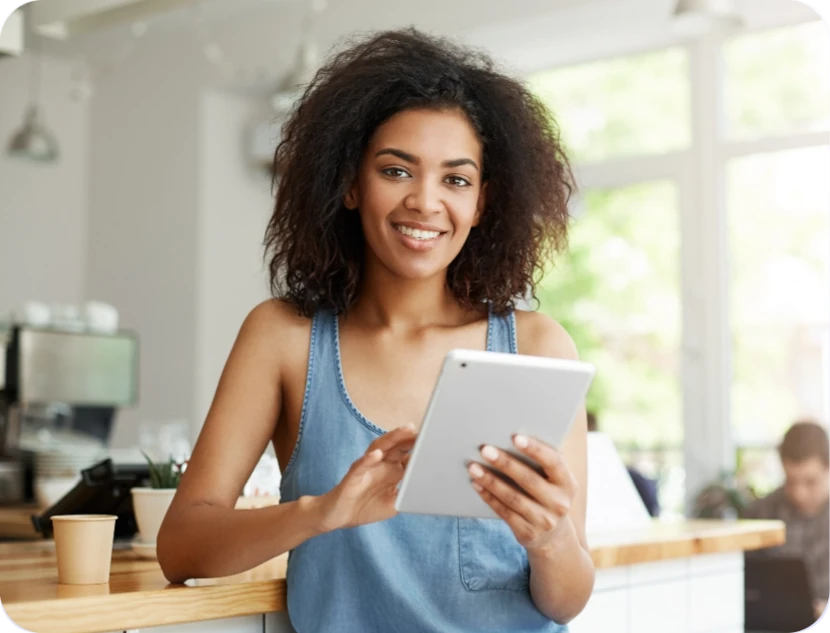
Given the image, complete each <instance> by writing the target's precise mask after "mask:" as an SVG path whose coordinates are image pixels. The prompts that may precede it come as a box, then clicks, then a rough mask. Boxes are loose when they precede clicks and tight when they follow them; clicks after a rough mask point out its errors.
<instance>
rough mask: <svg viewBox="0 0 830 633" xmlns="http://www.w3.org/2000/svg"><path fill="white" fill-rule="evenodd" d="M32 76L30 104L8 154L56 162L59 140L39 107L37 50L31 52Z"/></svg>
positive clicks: (41, 161)
mask: <svg viewBox="0 0 830 633" xmlns="http://www.w3.org/2000/svg"><path fill="white" fill-rule="evenodd" d="M31 55H32V59H31V60H30V61H29V64H30V66H31V77H30V84H29V106H28V107H27V108H26V113H25V115H24V117H23V123H22V125H21V126H20V128H19V129H18V130H17V131H16V132H15V133H14V134H13V135H12V138H11V140H10V141H9V145H8V150H7V152H8V155H9V156H11V157H12V158H19V159H23V160H30V161H35V162H40V163H49V162H54V161H56V160H57V159H58V156H60V149H59V148H58V142H57V141H56V140H55V136H54V134H52V133H51V132H50V131H49V129H48V128H47V127H46V126H45V125H44V124H43V120H42V118H41V116H40V110H39V109H38V93H39V90H40V65H41V57H40V55H39V54H37V52H36V51H33V52H32V53H31Z"/></svg>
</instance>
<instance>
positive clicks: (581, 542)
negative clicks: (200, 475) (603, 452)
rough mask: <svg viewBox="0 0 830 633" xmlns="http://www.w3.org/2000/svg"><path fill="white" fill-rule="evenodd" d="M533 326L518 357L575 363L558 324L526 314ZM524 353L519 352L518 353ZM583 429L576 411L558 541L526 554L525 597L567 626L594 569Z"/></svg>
mask: <svg viewBox="0 0 830 633" xmlns="http://www.w3.org/2000/svg"><path fill="white" fill-rule="evenodd" d="M524 316H525V317H531V318H532V319H533V321H535V323H532V324H528V325H529V327H524V328H522V327H521V326H519V328H518V331H519V332H520V333H521V332H523V331H524V332H525V333H527V334H528V335H530V340H528V339H527V338H526V337H523V336H521V334H520V335H519V336H520V340H519V347H520V349H521V350H522V353H525V354H533V355H537V356H552V357H555V358H568V359H574V360H575V359H577V358H578V353H577V349H576V346H575V345H574V343H573V340H572V339H571V337H570V336H569V335H568V333H567V332H566V331H565V330H564V328H562V326H560V325H559V324H558V323H556V322H555V321H553V320H552V319H549V318H547V317H545V316H544V315H541V314H535V313H533V314H531V313H526V314H525V315H524ZM522 348H523V349H522ZM587 445H588V424H587V420H586V414H585V407H584V405H583V406H582V407H580V410H579V412H578V413H577V416H576V420H575V421H574V424H573V427H572V428H571V431H570V433H569V434H568V436H567V438H566V439H565V442H564V443H563V445H562V447H561V451H560V454H561V458H562V460H563V462H564V464H565V466H566V467H567V469H568V470H569V471H570V474H571V476H572V478H573V482H574V484H575V491H574V495H573V498H572V499H571V503H570V510H569V512H568V514H567V517H566V518H565V520H564V521H563V522H562V524H561V525H560V526H558V528H557V530H558V531H559V535H558V538H555V539H553V540H552V542H551V543H550V545H549V546H548V547H544V548H540V549H538V550H533V549H530V550H528V558H529V560H530V572H531V573H530V593H531V596H532V597H533V601H534V602H535V603H536V606H537V607H538V608H539V610H540V611H542V612H543V613H546V614H547V615H549V616H550V617H552V618H553V619H555V620H556V621H557V622H560V623H566V622H568V621H570V620H571V619H573V618H574V617H575V616H576V615H578V614H579V613H580V612H581V611H582V609H584V608H585V605H586V604H587V603H588V599H589V598H590V597H591V592H592V591H593V588H594V564H593V561H592V559H591V555H590V550H589V548H588V539H587V537H586V534H585V516H586V513H587V494H586V490H587V488H588V448H587Z"/></svg>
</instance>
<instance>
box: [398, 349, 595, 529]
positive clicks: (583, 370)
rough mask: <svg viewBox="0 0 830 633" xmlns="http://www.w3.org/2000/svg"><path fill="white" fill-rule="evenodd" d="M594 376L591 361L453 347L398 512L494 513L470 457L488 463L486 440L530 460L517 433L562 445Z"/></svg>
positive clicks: (483, 515) (405, 479)
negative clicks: (475, 481)
mask: <svg viewBox="0 0 830 633" xmlns="http://www.w3.org/2000/svg"><path fill="white" fill-rule="evenodd" d="M593 377H594V367H593V365H591V364H589V363H585V362H582V361H574V360H565V359H558V358H547V357H540V356H526V355H521V354H504V353H500V352H483V351H475V350H452V351H451V352H449V353H448V354H447V356H446V358H445V359H444V364H443V367H442V369H441V373H440V375H439V377H438V381H437V382H436V385H435V388H434V390H433V393H432V397H431V399H430V403H429V406H428V407H427V411H426V414H425V416H424V421H423V424H422V425H421V430H420V433H419V434H418V438H417V439H416V441H415V446H414V447H413V449H412V456H411V458H410V461H409V464H408V465H407V468H406V471H405V472H404V476H403V479H402V481H401V485H400V488H399V490H398V496H397V499H396V501H395V507H396V509H397V510H398V512H402V513H409V514H431V515H448V516H461V517H479V518H488V517H490V518H496V517H497V515H496V514H495V512H493V510H492V509H491V508H490V506H488V505H487V504H486V503H485V502H484V501H483V500H482V499H481V497H479V496H478V493H477V492H476V491H475V490H473V487H472V485H471V484H470V475H469V473H468V472H467V464H468V463H469V462H470V461H471V460H474V461H477V462H479V463H481V464H482V465H486V464H485V462H484V461H483V459H482V457H481V454H480V453H479V448H480V447H481V446H482V445H483V444H490V445H492V446H496V447H498V448H501V449H504V450H506V451H509V452H510V453H511V454H513V455H516V456H518V457H521V458H522V459H523V460H525V461H527V458H525V457H524V456H523V455H520V454H519V453H518V452H517V451H516V449H515V447H514V446H513V435H514V434H516V433H521V434H524V435H528V436H530V437H535V438H538V439H540V440H542V441H543V442H546V443H548V444H550V445H551V446H554V447H559V446H560V445H561V444H562V441H563V440H564V439H565V437H566V436H567V434H568V431H569V430H570V428H571V425H572V423H573V420H574V418H575V417H576V413H577V411H578V409H579V407H580V405H581V404H582V402H583V399H584V397H585V394H586V392H587V391H588V387H589V386H590V384H591V381H592V380H593Z"/></svg>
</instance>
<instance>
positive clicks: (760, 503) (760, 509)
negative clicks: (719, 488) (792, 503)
mask: <svg viewBox="0 0 830 633" xmlns="http://www.w3.org/2000/svg"><path fill="white" fill-rule="evenodd" d="M785 501H786V495H785V494H784V488H783V487H782V488H778V489H777V490H775V491H773V492H771V493H770V494H768V495H767V496H766V497H761V498H760V499H756V500H755V501H753V502H752V503H751V504H750V506H749V508H747V510H746V512H745V513H744V514H745V516H746V517H747V518H752V519H776V518H778V515H779V513H780V509H781V507H782V505H783V504H784V503H785Z"/></svg>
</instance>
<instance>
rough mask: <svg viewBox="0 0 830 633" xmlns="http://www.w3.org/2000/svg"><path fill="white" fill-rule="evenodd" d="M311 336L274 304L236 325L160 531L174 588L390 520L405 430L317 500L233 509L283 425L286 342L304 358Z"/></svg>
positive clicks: (410, 437) (379, 443)
mask: <svg viewBox="0 0 830 633" xmlns="http://www.w3.org/2000/svg"><path fill="white" fill-rule="evenodd" d="M308 339H309V326H308V324H307V321H304V320H302V319H300V318H299V317H297V316H296V315H295V314H293V312H292V311H291V310H290V309H289V308H288V307H287V306H285V305H284V304H281V303H279V302H277V301H269V302H266V303H263V304H261V305H260V306H258V307H257V308H255V309H254V310H253V311H252V312H251V314H250V315H249V316H248V318H247V319H246V320H245V323H244V324H243V325H242V328H241V330H240V332H239V336H238V337H237V340H236V342H235V344H234V346H233V350H232V351H231V354H230V357H229V358H228V361H227V363H226V365H225V370H224V372H223V374H222V378H221V380H220V381H219V386H218V387H217V390H216V395H215V397H214V400H213V404H212V406H211V408H210V411H209V413H208V416H207V419H206V420H205V424H204V426H203V428H202V431H201V433H200V434H199V439H198V440H197V442H196V446H195V447H194V449H193V454H192V456H191V458H190V461H189V462H188V466H187V470H186V471H185V473H184V475H183V476H182V480H181V483H180V484H179V488H178V490H177V491H176V495H175V497H174V498H173V502H172V503H171V505H170V509H169V510H168V512H167V515H166V517H165V519H164V522H163V523H162V526H161V529H160V531H159V535H158V543H157V552H158V559H159V564H160V565H161V568H162V571H163V572H164V575H165V576H166V577H167V579H168V580H170V581H171V582H184V581H185V580H188V579H190V578H210V577H217V576H228V575H232V574H236V573H239V572H242V571H246V570H248V569H251V568H253V567H255V566H257V565H259V564H260V563H263V562H265V561H267V560H270V559H271V558H273V557H275V556H278V555H280V554H282V553H284V552H287V551H288V550H290V549H293V548H294V547H297V546H298V545H300V544H302V543H303V542H304V541H306V540H308V539H310V538H312V537H314V536H316V535H318V534H322V533H324V532H327V531H330V530H336V529H339V528H340V527H344V526H351V525H359V524H363V523H370V522H374V521H380V520H383V519H386V518H389V517H390V516H392V515H394V513H395V510H394V499H395V491H396V489H397V484H398V482H399V481H400V479H401V476H402V474H403V470H404V464H403V463H402V462H403V459H404V458H405V455H406V451H408V450H409V449H410V448H411V446H412V444H413V443H414V438H415V431H414V429H411V428H401V429H396V430H395V431H391V432H389V433H387V434H385V435H383V436H382V437H380V438H378V439H377V440H375V441H374V442H373V443H372V444H371V445H370V446H369V448H368V450H367V451H366V453H365V454H364V456H363V457H361V458H360V459H358V460H357V461H356V462H355V463H354V464H352V466H351V468H350V469H349V471H348V472H347V473H346V474H345V476H344V478H343V480H342V481H341V482H340V483H339V484H338V485H337V486H336V487H335V488H333V489H332V490H331V491H329V492H328V493H326V494H324V495H322V496H319V497H301V498H300V499H298V500H297V501H293V502H288V503H282V504H280V505H277V506H270V507H266V508H259V509H255V510H236V509H234V506H235V504H236V501H237V499H238V498H239V495H240V493H241V492H242V488H243V486H244V485H245V482H246V481H247V479H248V477H250V474H251V472H252V471H253V469H254V466H255V465H256V462H257V461H258V460H259V458H260V456H261V455H262V453H263V451H264V450H265V448H266V446H267V445H268V441H269V440H270V439H271V438H272V437H273V436H274V431H275V428H276V425H277V421H278V420H279V419H280V416H281V413H282V386H283V383H284V381H283V377H282V375H281V368H282V367H284V366H285V365H284V363H285V361H286V359H287V358H288V357H289V356H290V355H291V354H297V353H299V352H298V351H297V350H298V348H296V347H295V348H293V349H292V348H291V347H289V345H292V344H293V345H295V346H296V345H298V344H299V345H302V346H303V347H304V348H305V350H306V353H307V349H308Z"/></svg>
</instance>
